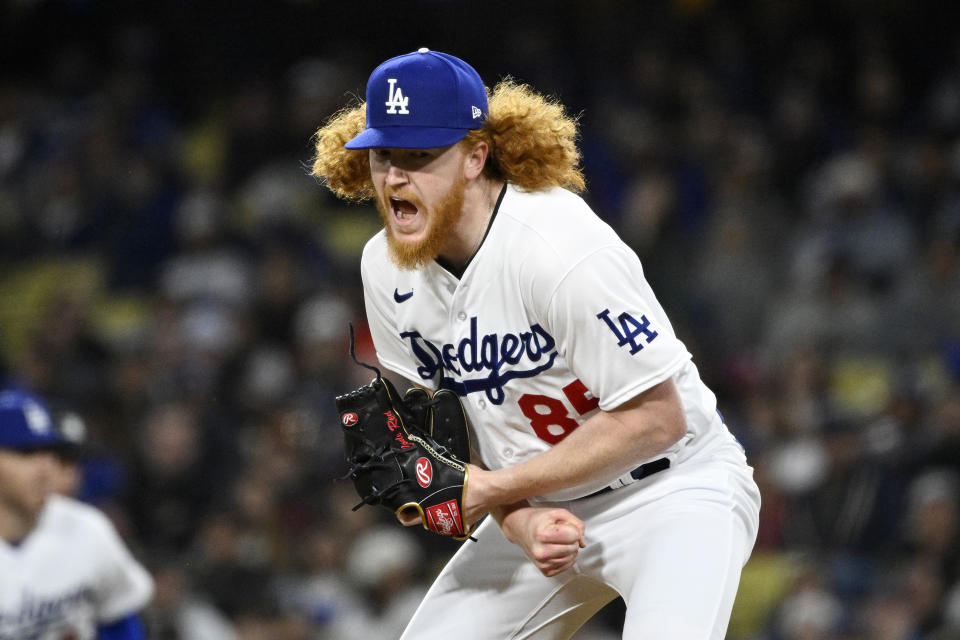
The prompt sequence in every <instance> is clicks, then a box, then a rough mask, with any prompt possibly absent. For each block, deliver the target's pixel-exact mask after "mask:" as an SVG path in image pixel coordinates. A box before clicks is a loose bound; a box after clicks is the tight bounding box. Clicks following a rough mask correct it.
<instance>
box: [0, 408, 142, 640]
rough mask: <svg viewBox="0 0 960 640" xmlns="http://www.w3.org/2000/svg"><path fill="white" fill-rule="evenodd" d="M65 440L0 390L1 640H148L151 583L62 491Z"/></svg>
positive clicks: (91, 514) (89, 511) (106, 525)
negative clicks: (144, 617)
mask: <svg viewBox="0 0 960 640" xmlns="http://www.w3.org/2000/svg"><path fill="white" fill-rule="evenodd" d="M65 444H66V440H65V439H64V438H63V436H62V435H61V433H60V432H59V431H58V429H57V428H56V426H55V425H54V423H53V420H52V418H51V416H50V413H49V411H48V409H47V408H46V406H45V405H44V403H43V402H42V401H41V400H40V399H39V398H36V397H34V396H32V395H30V394H27V393H24V392H22V391H16V390H2V391H0V640H66V639H69V640H92V639H94V638H98V639H99V640H142V639H143V638H144V637H145V634H144V630H143V625H142V624H141V621H140V619H139V614H138V612H139V611H140V610H141V609H142V608H143V607H144V606H145V605H146V604H147V602H148V601H149V599H150V597H151V595H152V593H153V581H152V579H151V577H150V575H149V574H148V573H147V571H146V570H145V569H144V568H143V567H142V566H140V564H138V563H137V561H136V560H134V558H133V557H132V556H131V554H130V552H129V551H128V550H127V548H126V547H125V546H124V544H123V542H122V541H121V540H120V537H119V536H118V535H117V532H116V530H115V529H114V527H113V525H112V524H111V523H110V521H109V520H108V519H107V518H106V517H105V516H104V515H103V514H102V513H100V512H99V511H97V510H96V509H95V508H93V507H91V506H88V505H86V504H83V503H81V502H78V501H76V500H74V499H72V498H68V497H66V496H62V495H59V494H56V493H55V489H56V483H57V479H58V474H59V470H58V461H57V458H56V452H57V450H58V449H60V448H61V447H63V446H64V445H65Z"/></svg>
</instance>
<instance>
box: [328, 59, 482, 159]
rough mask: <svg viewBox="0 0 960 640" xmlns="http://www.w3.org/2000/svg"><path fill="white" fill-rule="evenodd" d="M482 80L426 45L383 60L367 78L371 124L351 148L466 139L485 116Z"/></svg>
mask: <svg viewBox="0 0 960 640" xmlns="http://www.w3.org/2000/svg"><path fill="white" fill-rule="evenodd" d="M487 112H488V108H487V90H486V88H485V87H484V86H483V80H481V79H480V76H479V74H477V72H476V71H475V70H474V68H473V67H471V66H470V65H469V64H467V63H466V62H464V61H463V60H461V59H460V58H457V57H454V56H451V55H449V54H446V53H440V52H439V51H430V50H429V49H427V48H423V49H418V50H417V51H414V52H413V53H407V54H404V55H402V56H397V57H396V58H390V59H389V60H387V61H386V62H384V63H382V64H381V65H380V66H378V67H377V68H376V69H374V70H373V73H371V74H370V79H369V80H368V81H367V128H366V129H365V130H364V131H363V132H362V133H360V134H359V135H358V136H356V137H354V138H353V139H351V140H350V141H348V142H347V143H346V144H345V145H344V146H345V147H346V148H347V149H374V148H396V149H429V148H432V147H445V146H447V145H451V144H454V143H455V142H459V141H461V140H463V139H464V138H465V137H466V135H467V132H468V131H469V130H471V129H479V128H480V127H481V126H482V125H483V120H484V118H486V116H487Z"/></svg>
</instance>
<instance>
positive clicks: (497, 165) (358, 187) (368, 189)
mask: <svg viewBox="0 0 960 640" xmlns="http://www.w3.org/2000/svg"><path fill="white" fill-rule="evenodd" d="M488 93H489V106H490V109H489V115H488V116H487V118H486V120H485V121H484V123H483V127H482V128H480V129H475V130H472V131H470V133H468V134H467V137H466V138H464V139H463V140H462V141H461V142H460V143H459V144H464V145H467V146H473V145H474V144H476V143H477V142H480V141H483V142H486V143H487V144H488V145H489V147H490V154H489V156H488V157H487V164H486V167H485V168H484V172H485V173H486V174H487V176H488V177H491V178H496V179H502V180H506V181H507V182H510V183H512V184H514V185H516V186H517V187H519V188H521V189H524V190H526V191H539V190H541V189H546V188H548V187H563V188H566V189H569V190H571V191H574V192H577V193H579V192H581V191H583V190H584V189H585V188H586V183H585V182H584V179H583V172H582V170H581V169H580V150H579V149H577V144H576V142H577V136H578V132H577V120H576V118H575V117H572V116H570V115H568V114H567V112H566V109H565V108H564V106H563V105H562V104H561V103H560V102H559V101H557V100H555V99H552V98H547V97H545V96H543V95H542V94H539V93H537V92H536V91H534V90H533V89H532V88H530V87H529V86H528V85H525V84H517V83H516V82H514V81H513V80H512V79H509V78H507V79H505V80H503V81H501V82H500V83H499V84H498V85H497V86H496V87H495V88H494V90H493V92H492V93H491V92H489V91H488ZM365 127H366V105H365V104H364V103H362V102H361V103H359V104H355V105H352V106H347V107H345V108H343V109H341V110H340V111H339V112H337V113H335V114H334V115H333V116H332V117H331V118H330V119H329V120H328V121H327V122H326V123H325V124H324V125H323V126H321V127H320V128H319V129H318V130H317V132H316V134H314V140H315V152H316V153H315V155H314V158H313V167H312V173H313V175H314V176H316V177H317V178H319V179H321V180H322V181H324V183H325V184H326V186H327V188H329V189H330V190H331V191H332V192H333V193H335V194H336V195H337V196H338V197H340V198H343V199H345V200H353V201H363V200H368V199H370V198H373V197H374V196H375V192H374V188H373V183H372V182H371V180H370V164H369V155H368V153H367V150H366V149H346V148H344V146H343V145H344V144H345V143H346V142H347V141H348V140H350V139H351V138H353V137H354V136H355V135H357V134H359V133H360V132H361V131H363V130H364V128H365Z"/></svg>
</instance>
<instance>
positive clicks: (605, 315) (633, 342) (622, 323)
mask: <svg viewBox="0 0 960 640" xmlns="http://www.w3.org/2000/svg"><path fill="white" fill-rule="evenodd" d="M597 318H599V319H600V320H603V321H604V322H605V323H606V324H607V327H609V329H610V331H611V332H613V335H614V336H616V338H617V346H618V347H621V348H623V347H626V346H627V345H630V355H634V354H636V353H637V352H638V351H642V350H643V348H644V347H645V346H646V345H648V344H650V343H651V342H653V341H654V339H656V337H657V336H658V335H660V334H659V333H658V332H657V331H654V330H653V329H651V328H650V320H649V319H648V318H647V316H645V315H641V316H640V319H639V320H637V319H636V318H634V317H633V316H632V315H630V314H629V313H627V312H626V311H624V312H623V313H621V314H620V315H619V316H617V322H619V326H617V324H616V323H614V321H613V319H612V318H611V317H610V309H604V310H603V311H601V312H600V313H598V314H597Z"/></svg>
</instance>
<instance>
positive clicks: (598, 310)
mask: <svg viewBox="0 0 960 640" xmlns="http://www.w3.org/2000/svg"><path fill="white" fill-rule="evenodd" d="M361 271H362V276H363V286H364V295H365V304H366V311H367V319H368V322H369V325H370V331H371V335H372V337H373V341H374V345H375V347H376V351H377V357H378V359H379V360H380V362H381V363H382V364H383V366H384V367H386V368H388V369H391V370H392V371H394V372H396V373H398V374H400V375H402V376H404V377H405V378H407V379H409V380H411V381H414V382H416V383H417V384H420V385H422V386H425V387H427V388H433V389H437V388H441V387H446V388H450V389H453V390H455V391H456V392H457V393H458V394H459V395H460V398H461V400H462V401H463V404H464V408H465V410H466V412H467V415H468V417H469V420H470V424H471V428H472V437H473V444H474V447H475V449H476V450H477V452H478V453H479V455H480V457H481V458H482V460H483V462H484V464H485V465H486V466H487V467H488V468H490V469H500V468H503V467H507V466H512V465H515V464H517V463H519V462H522V461H524V460H526V459H528V458H530V457H532V456H535V455H537V454H538V453H541V452H542V451H544V450H546V449H547V448H549V447H551V446H553V445H554V444H556V443H557V442H559V441H560V440H562V439H563V438H564V437H565V436H566V435H567V434H568V433H570V432H571V431H572V430H573V429H575V428H576V427H577V426H578V425H580V424H581V423H583V422H584V421H585V420H586V419H588V418H589V417H590V416H591V415H593V413H595V412H596V411H597V410H598V409H604V410H609V409H613V408H615V407H617V406H619V405H621V404H622V403H624V402H626V401H627V400H630V399H631V398H633V397H635V396H636V395H637V394H639V393H641V392H642V391H644V390H646V389H649V388H650V387H652V386H654V385H656V384H658V383H660V382H663V381H664V380H666V379H667V378H671V377H672V378H673V380H674V382H675V383H676V386H677V389H678V391H679V394H680V397H681V400H682V403H683V407H684V410H685V412H686V419H687V425H688V433H687V435H686V437H685V438H683V439H681V441H680V442H678V443H677V444H676V445H674V446H673V447H672V448H671V449H670V450H668V451H667V452H666V455H667V457H669V458H671V462H672V464H673V465H677V464H682V463H683V461H684V460H686V459H688V458H689V457H690V456H691V455H693V454H694V453H695V452H697V451H701V450H703V449H704V448H705V447H706V446H708V445H709V444H710V443H714V444H717V445H719V444H720V443H722V442H730V441H732V436H731V435H730V433H729V432H728V431H727V429H726V427H725V426H724V424H723V422H722V420H721V419H720V417H719V415H718V413H717V408H716V398H715V397H714V395H713V393H712V392H711V391H710V390H709V389H708V388H707V387H706V386H705V385H704V384H703V383H702V382H701V380H700V377H699V374H698V372H697V370H696V367H695V366H694V364H693V363H692V361H691V358H690V354H689V353H688V352H687V349H686V348H685V347H684V345H683V343H682V342H681V341H680V340H678V339H677V337H676V335H675V334H674V331H673V328H672V327H671V325H670V322H669V320H668V319H667V316H666V314H665V313H664V311H663V309H662V308H661V306H660V304H659V303H658V302H657V300H656V297H655V296H654V294H653V291H652V290H651V289H650V286H649V285H648V284H647V282H646V280H645V278H644V275H643V269H642V268H641V265H640V260H639V258H638V257H637V255H636V254H635V253H634V252H633V250H632V249H630V248H629V247H628V246H627V245H626V244H625V243H624V242H623V241H622V240H620V238H619V237H618V236H617V234H616V233H615V232H614V231H613V229H611V228H610V226H609V225H607V224H606V223H605V222H603V221H602V220H600V219H599V218H598V217H597V216H596V215H595V214H594V213H593V211H591V209H590V208H589V207H588V206H587V204H586V203H585V202H584V201H583V200H582V199H581V198H580V197H579V196H577V195H575V194H573V193H571V192H569V191H566V190H564V189H559V188H557V189H551V190H548V191H545V192H536V193H528V192H524V191H521V190H519V189H517V188H515V187H514V186H512V185H508V186H506V187H505V189H504V192H503V193H502V194H501V198H500V201H499V202H498V204H497V208H496V210H495V212H494V218H493V220H492V222H491V224H490V228H489V230H488V232H487V237H486V238H485V239H484V241H483V243H482V245H481V247H480V248H479V250H478V251H477V253H476V255H475V256H474V257H473V259H472V260H471V262H470V264H469V265H468V266H467V268H466V270H465V271H464V273H463V275H462V277H461V278H459V279H458V278H457V277H455V276H454V275H452V274H451V273H449V272H448V271H447V270H445V269H444V268H443V267H441V266H440V265H438V264H437V263H436V262H430V263H429V264H428V265H427V266H425V267H424V268H422V269H418V270H401V269H398V268H397V267H396V266H394V265H393V263H392V262H391V261H390V258H389V255H388V250H387V242H386V232H385V231H381V232H380V233H379V234H377V235H376V236H374V237H373V238H372V239H371V240H370V241H369V242H368V243H367V245H366V247H365V248H364V252H363V257H362V261H361ZM663 455H664V454H660V455H658V456H656V457H657V458H659V457H662V456H663ZM639 462H642V461H639ZM639 462H638V464H639ZM627 471H629V470H627ZM623 472H624V470H622V469H621V470H611V474H610V476H609V477H607V478H604V479H602V480H600V481H597V482H595V483H593V484H591V485H585V486H579V487H573V488H571V489H568V490H565V491H561V492H557V493H554V494H551V495H548V496H540V497H539V499H542V500H552V501H555V500H567V499H572V498H577V497H581V496H584V495H587V494H590V493H592V492H594V491H596V490H598V489H601V488H603V487H604V486H608V485H613V486H619V483H620V482H621V481H620V480H619V479H618V477H620V478H626V477H628V476H627V474H624V475H622V476H621V475H620V474H623ZM624 482H626V481H624Z"/></svg>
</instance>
